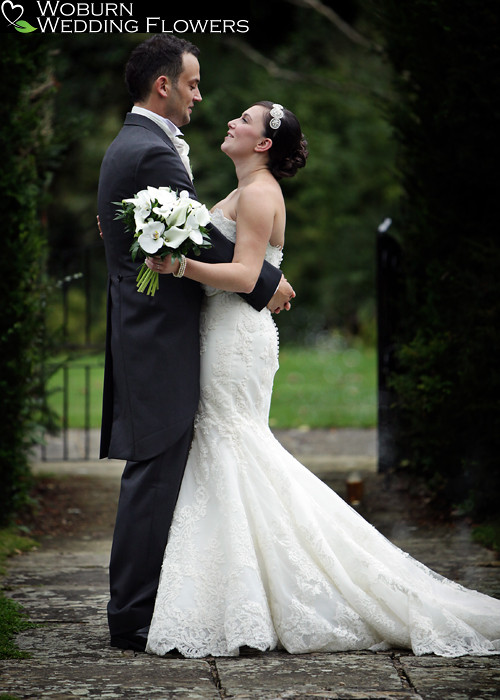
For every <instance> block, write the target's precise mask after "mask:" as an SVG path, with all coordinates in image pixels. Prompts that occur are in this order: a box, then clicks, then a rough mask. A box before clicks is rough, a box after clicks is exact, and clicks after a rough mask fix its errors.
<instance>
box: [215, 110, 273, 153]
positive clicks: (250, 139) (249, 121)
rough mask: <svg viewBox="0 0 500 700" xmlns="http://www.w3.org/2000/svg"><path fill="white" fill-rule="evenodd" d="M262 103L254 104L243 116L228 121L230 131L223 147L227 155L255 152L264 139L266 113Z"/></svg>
mask: <svg viewBox="0 0 500 700" xmlns="http://www.w3.org/2000/svg"><path fill="white" fill-rule="evenodd" d="M265 112H266V110H265V108H264V107H262V106H261V105H253V106H252V107H249V108H248V109H247V110H245V111H244V112H243V114H242V115H241V117H238V118H236V119H232V120H231V121H230V122H228V132H227V136H226V138H225V139H224V141H223V143H222V145H221V149H222V150H223V151H224V152H225V153H227V155H245V154H249V155H250V154H251V153H253V152H254V151H255V150H256V148H258V147H259V144H261V143H262V142H263V141H264V140H265V137H264V114H265Z"/></svg>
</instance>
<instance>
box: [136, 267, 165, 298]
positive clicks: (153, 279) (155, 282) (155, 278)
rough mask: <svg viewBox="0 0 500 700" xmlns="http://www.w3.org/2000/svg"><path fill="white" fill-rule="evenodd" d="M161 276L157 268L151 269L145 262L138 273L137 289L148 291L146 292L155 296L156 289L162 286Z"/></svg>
mask: <svg viewBox="0 0 500 700" xmlns="http://www.w3.org/2000/svg"><path fill="white" fill-rule="evenodd" d="M159 277H160V276H159V274H158V273H157V272H156V271H155V270H150V269H149V267H148V266H147V265H146V264H145V263H143V264H142V266H141V269H140V270H139V274H138V275H137V291H138V292H144V291H146V294H150V295H151V296H154V295H155V293H156V290H157V289H158V288H159V286H160V283H159Z"/></svg>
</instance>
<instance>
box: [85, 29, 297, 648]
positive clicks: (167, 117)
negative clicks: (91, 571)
mask: <svg viewBox="0 0 500 700" xmlns="http://www.w3.org/2000/svg"><path fill="white" fill-rule="evenodd" d="M198 55H199V50H198V48H197V47H196V46H194V45H193V44H191V43H189V42H187V41H185V40H183V39H179V38H177V37H174V36H172V35H168V34H165V35H161V34H158V35H154V36H153V37H151V38H150V39H148V40H146V41H145V42H143V43H142V44H140V45H139V46H137V47H136V49H135V50H134V51H133V52H132V54H131V56H130V59H129V61H128V63H127V66H126V71H125V78H126V83H127V87H128V89H129V92H130V95H131V97H132V100H133V102H134V108H133V109H132V112H131V113H129V114H127V116H126V119H125V124H124V126H123V128H122V130H121V131H120V133H119V134H118V135H117V137H116V138H115V140H114V141H113V143H112V144H111V145H110V147H109V148H108V150H107V152H106V154H105V156H104V159H103V162H102V166H101V173H100V178H99V192H98V212H99V219H100V225H101V228H102V234H103V240H104V245H105V251H106V262H107V267H108V276H109V279H108V311H107V338H106V363H105V377H104V396H103V416H102V430H101V450H100V457H101V458H103V457H108V458H112V459H123V460H127V462H126V465H125V469H124V472H123V476H122V481H121V490H120V498H119V503H118V512H117V516H116V524H115V532H114V537H113V545H112V550H111V559H110V593H111V595H110V601H109V603H108V622H109V629H110V633H111V645H112V646H115V647H120V648H122V649H128V648H131V649H135V650H139V651H143V650H144V648H145V644H146V640H147V633H148V628H149V623H150V620H151V617H152V614H153V608H154V602H155V596H156V590H157V587H158V580H159V574H160V569H161V564H162V560H163V553H164V550H165V546H166V542H167V537H168V531H169V527H170V523H171V520H172V515H173V511H174V507H175V503H176V500H177V496H178V492H179V488H180V484H181V481H182V476H183V473H184V467H185V464H186V460H187V455H188V451H189V447H190V443H191V439H192V431H193V419H194V414H195V411H196V408H197V406H198V397H199V361H200V360H199V355H200V348H199V313H200V304H201V300H202V289H201V287H200V285H199V284H197V283H196V282H192V281H191V280H188V279H186V278H182V279H176V278H175V277H174V276H173V275H162V277H161V279H160V287H159V289H158V291H157V292H156V294H155V295H154V297H151V296H147V295H145V294H141V293H139V292H137V290H136V277H137V263H134V262H133V261H132V259H131V256H130V252H129V248H130V245H131V243H132V236H131V235H127V234H126V233H125V230H124V227H123V224H122V222H120V221H116V220H115V214H116V208H117V207H116V204H114V203H116V202H120V201H121V200H122V199H125V198H128V197H132V196H133V195H134V194H135V193H136V192H138V191H139V190H142V189H145V188H146V187H147V186H148V185H151V186H154V187H159V186H170V187H172V188H173V189H175V190H178V191H181V190H187V191H188V193H189V195H190V196H192V197H196V193H195V190H194V187H193V184H192V181H191V177H190V167H189V162H188V160H187V156H186V153H185V151H186V150H188V149H187V147H186V146H185V145H182V140H181V139H179V136H180V130H179V127H182V126H184V125H186V124H188V123H189V122H190V119H191V112H192V110H193V108H194V106H195V105H196V104H197V103H198V102H200V101H201V99H202V98H201V94H200V90H199V81H200V67H199V62H198ZM177 148H178V149H179V150H177ZM210 235H211V242H212V247H211V248H210V249H206V250H203V251H202V254H201V256H200V259H201V260H204V261H207V262H221V261H230V260H231V258H232V252H233V246H232V244H231V243H229V242H228V241H227V240H226V239H225V238H224V236H223V235H222V234H221V233H220V232H219V231H218V230H217V229H215V228H212V230H211V234H210ZM242 296H243V295H242ZM292 296H294V293H293V290H292V288H291V286H290V285H289V284H288V282H286V280H285V279H284V278H282V275H281V272H280V271H279V270H277V269H276V268H274V267H272V266H270V265H269V264H267V263H264V266H263V268H262V272H261V277H260V279H259V281H258V283H257V285H256V287H255V289H254V291H253V292H252V293H251V294H249V295H245V296H244V298H245V299H246V301H248V303H249V304H251V305H252V306H253V307H254V308H255V309H257V310H261V309H263V308H264V307H265V306H269V308H270V309H272V310H279V309H283V308H289V306H288V304H287V302H288V300H289V299H290V298H291V297H292Z"/></svg>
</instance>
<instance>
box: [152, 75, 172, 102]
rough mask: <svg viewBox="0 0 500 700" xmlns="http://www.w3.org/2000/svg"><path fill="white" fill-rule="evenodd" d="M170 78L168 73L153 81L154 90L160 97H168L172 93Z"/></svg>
mask: <svg viewBox="0 0 500 700" xmlns="http://www.w3.org/2000/svg"><path fill="white" fill-rule="evenodd" d="M170 88H171V84H170V80H169V78H168V77H167V76H166V75H160V76H158V78H156V80H155V81H154V83H153V92H155V93H156V94H157V95H159V96H160V97H163V98H165V97H168V96H169V94H170Z"/></svg>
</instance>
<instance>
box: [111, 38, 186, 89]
mask: <svg viewBox="0 0 500 700" xmlns="http://www.w3.org/2000/svg"><path fill="white" fill-rule="evenodd" d="M185 53H192V54H193V56H196V57H198V56H199V55H200V49H199V48H198V47H197V46H195V45H194V44H192V43H191V42H189V41H186V40H185V39H179V38H178V37H176V36H172V35H166V34H155V36H152V37H151V38H149V39H146V41H143V42H142V43H141V44H139V45H138V46H136V47H135V49H134V50H133V51H132V53H131V54H130V58H129V60H128V62H127V65H126V67H125V83H126V85H127V89H128V91H129V94H130V97H131V98H132V100H133V102H144V101H145V100H146V99H147V97H148V95H149V94H150V92H151V88H152V86H153V83H154V81H155V80H156V78H158V77H159V76H160V75H166V76H167V77H168V78H170V80H171V81H172V83H173V84H174V85H175V84H176V83H177V81H178V79H179V75H180V74H181V73H182V55H183V54H185Z"/></svg>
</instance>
